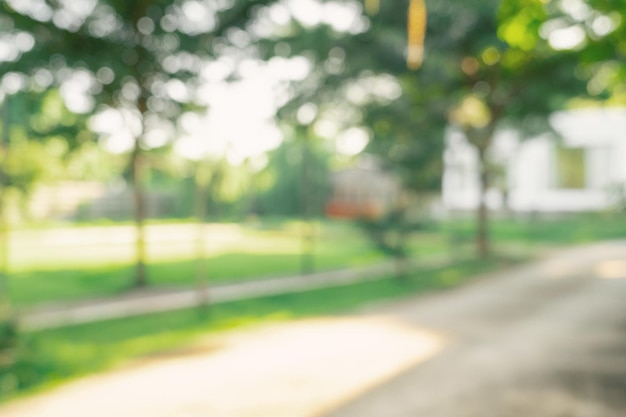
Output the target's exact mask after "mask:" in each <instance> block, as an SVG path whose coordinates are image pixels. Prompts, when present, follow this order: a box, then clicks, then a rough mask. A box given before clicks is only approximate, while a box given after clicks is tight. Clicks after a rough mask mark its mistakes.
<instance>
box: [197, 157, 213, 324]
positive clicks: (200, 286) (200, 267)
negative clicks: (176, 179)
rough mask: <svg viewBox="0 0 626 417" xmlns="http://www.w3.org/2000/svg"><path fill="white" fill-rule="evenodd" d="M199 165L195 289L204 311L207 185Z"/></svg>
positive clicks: (207, 298)
mask: <svg viewBox="0 0 626 417" xmlns="http://www.w3.org/2000/svg"><path fill="white" fill-rule="evenodd" d="M202 174H203V170H202V168H201V167H199V168H198V172H196V221H197V222H198V229H197V235H196V289H197V294H198V306H199V308H200V311H201V312H203V313H206V312H207V311H208V307H209V301H210V294H209V283H208V277H207V265H206V263H207V257H206V236H207V224H206V213H207V190H208V188H209V185H208V183H207V181H206V178H204V177H203V176H202Z"/></svg>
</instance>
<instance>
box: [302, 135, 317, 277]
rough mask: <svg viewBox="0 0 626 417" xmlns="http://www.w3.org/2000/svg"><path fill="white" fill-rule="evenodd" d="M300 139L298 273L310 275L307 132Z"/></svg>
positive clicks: (311, 233) (311, 227) (312, 232)
mask: <svg viewBox="0 0 626 417" xmlns="http://www.w3.org/2000/svg"><path fill="white" fill-rule="evenodd" d="M302 134H303V137H302V161H301V163H302V172H301V182H300V205H301V213H302V229H301V230H302V232H301V233H302V256H301V261H300V273H301V274H303V275H306V274H311V273H313V272H314V271H315V254H314V252H315V224H314V223H313V219H312V216H311V214H312V210H313V205H314V202H313V201H312V200H313V198H312V197H313V195H314V190H313V189H312V188H313V187H314V185H313V181H311V177H312V175H311V174H312V163H311V162H312V161H311V155H310V149H309V138H308V131H307V130H306V129H303V132H302Z"/></svg>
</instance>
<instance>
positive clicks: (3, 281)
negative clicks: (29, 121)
mask: <svg viewBox="0 0 626 417" xmlns="http://www.w3.org/2000/svg"><path fill="white" fill-rule="evenodd" d="M9 100H10V98H9V96H8V95H7V96H5V97H4V104H3V109H2V110H3V112H2V113H3V117H2V135H1V136H0V141H1V142H0V153H1V154H2V157H3V163H2V164H1V165H0V324H1V323H2V322H8V320H10V318H11V303H10V297H9V222H8V220H7V201H6V190H7V187H8V185H9V181H8V175H9V173H8V172H7V171H6V166H7V163H6V162H7V158H8V156H9V147H10V125H11V114H10V102H9Z"/></svg>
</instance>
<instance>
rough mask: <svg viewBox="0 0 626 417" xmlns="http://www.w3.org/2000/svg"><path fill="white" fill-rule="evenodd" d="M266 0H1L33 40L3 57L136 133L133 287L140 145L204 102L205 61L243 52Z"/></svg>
mask: <svg viewBox="0 0 626 417" xmlns="http://www.w3.org/2000/svg"><path fill="white" fill-rule="evenodd" d="M272 2H273V0H237V1H234V2H224V1H213V0H137V1H130V2H129V1H126V0H90V1H84V2H76V1H72V0H60V1H55V2H22V1H20V0H7V1H4V2H2V3H1V4H0V11H1V12H2V16H3V19H4V20H6V21H7V22H9V23H8V24H9V25H10V26H12V27H13V28H15V29H16V31H19V33H24V34H25V35H23V37H29V39H31V40H32V44H31V45H29V46H30V48H24V51H22V53H21V57H20V59H18V60H16V61H15V62H13V63H8V64H7V63H4V65H2V66H3V67H5V68H6V69H7V70H10V71H16V72H20V71H21V72H22V73H26V74H29V75H33V76H36V74H37V71H47V74H50V75H51V76H52V77H53V80H54V81H55V82H57V83H59V84H61V88H62V90H63V89H65V91H66V92H67V97H66V100H67V101H68V104H70V106H71V108H72V109H74V110H76V111H78V112H83V113H93V112H100V113H106V112H105V110H107V109H108V110H109V111H108V115H109V117H108V118H107V117H104V118H102V119H101V121H102V120H104V121H102V124H104V125H105V126H107V125H111V124H117V126H107V127H109V128H113V130H117V131H118V132H123V133H125V134H126V135H128V136H130V137H132V139H133V145H132V151H131V153H130V160H129V165H130V167H131V172H132V184H133V190H134V205H135V222H136V226H137V238H136V260H137V261H136V273H135V281H134V284H135V286H144V285H146V284H147V277H146V270H145V256H146V250H145V239H144V218H145V211H146V208H145V198H144V189H143V183H144V175H145V169H146V161H145V158H144V155H143V154H144V150H145V149H147V148H152V147H157V146H159V145H160V144H162V143H163V142H167V141H168V140H171V139H173V137H172V136H173V130H175V128H176V124H175V123H174V122H173V121H174V120H175V119H176V118H177V116H178V115H180V114H181V113H182V112H184V111H188V110H194V109H198V108H200V107H201V105H202V103H203V102H204V100H203V99H202V97H201V91H200V89H199V88H198V87H199V86H200V85H201V76H200V75H201V72H202V71H203V70H206V69H207V66H208V65H209V64H210V62H211V61H210V60H218V59H219V58H220V57H224V56H226V55H230V56H234V59H242V58H245V57H246V56H247V49H248V46H249V45H250V44H251V43H252V41H253V39H252V37H251V36H249V35H248V34H247V33H246V32H245V31H244V30H242V28H243V27H245V25H246V24H247V23H248V22H249V21H250V20H251V19H253V18H254V12H255V10H256V9H257V8H258V7H260V6H262V5H264V4H268V3H272ZM232 44H236V47H231V46H230V45H232ZM229 62H230V61H229ZM222 64H224V63H223V62H222ZM0 69H4V68H0ZM233 71H234V68H231V69H230V70H228V71H227V74H226V75H225V76H226V77H227V76H230V75H231V74H232V73H233ZM115 115H117V117H114V116H115ZM164 132H165V133H164ZM168 132H169V134H168ZM164 136H165V137H164Z"/></svg>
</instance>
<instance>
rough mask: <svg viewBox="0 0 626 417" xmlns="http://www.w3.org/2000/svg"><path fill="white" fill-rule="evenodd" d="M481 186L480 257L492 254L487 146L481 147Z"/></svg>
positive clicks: (478, 226)
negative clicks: (487, 198)
mask: <svg viewBox="0 0 626 417" xmlns="http://www.w3.org/2000/svg"><path fill="white" fill-rule="evenodd" d="M478 157H479V165H480V166H479V168H480V181H479V182H480V187H479V200H478V212H477V223H476V224H477V229H476V252H477V255H478V257H479V258H480V259H486V258H488V257H489V255H490V247H489V208H488V207H487V201H486V196H487V189H488V187H489V172H488V167H487V158H486V148H484V147H483V148H479V150H478Z"/></svg>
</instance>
